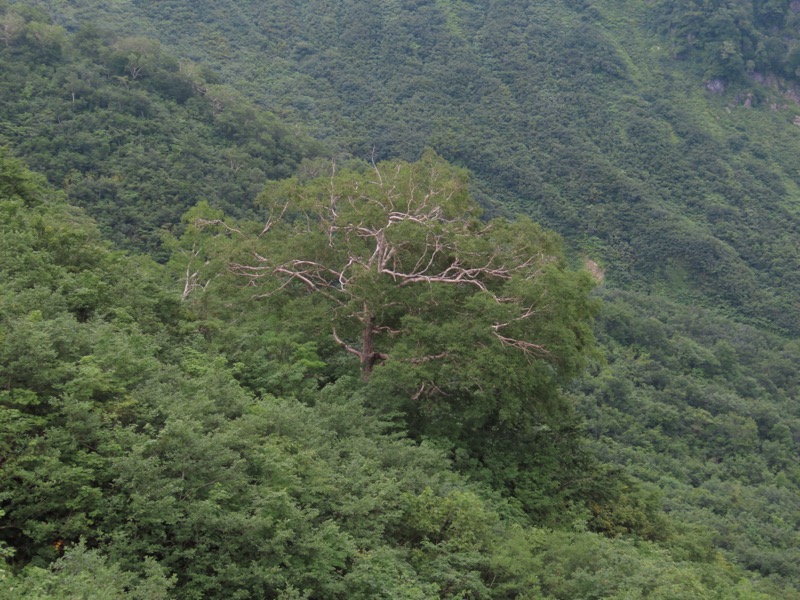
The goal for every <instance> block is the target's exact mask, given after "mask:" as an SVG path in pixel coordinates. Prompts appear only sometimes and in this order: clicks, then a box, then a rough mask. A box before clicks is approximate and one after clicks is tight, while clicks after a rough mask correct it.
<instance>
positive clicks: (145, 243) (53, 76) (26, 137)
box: [0, 5, 322, 253]
mask: <svg viewBox="0 0 800 600" xmlns="http://www.w3.org/2000/svg"><path fill="white" fill-rule="evenodd" d="M0 19H3V21H4V22H5V26H4V30H3V31H4V32H5V39H4V43H2V44H0V66H2V68H1V69H0V144H2V145H9V146H11V147H13V148H14V151H15V152H17V153H18V154H19V155H20V156H22V157H24V158H25V159H26V161H27V162H28V164H30V165H32V166H34V167H36V168H38V169H40V170H41V171H42V172H44V173H46V174H47V177H48V178H49V179H50V181H51V183H53V184H54V185H56V186H58V187H59V188H62V189H63V190H64V191H65V193H66V194H67V197H68V199H69V200H70V201H71V202H73V203H75V204H79V205H81V206H82V207H84V208H86V209H87V210H88V211H89V213H90V214H91V215H92V216H93V217H94V218H96V219H97V221H98V222H99V224H100V226H101V227H102V229H103V231H104V233H105V234H106V235H107V236H108V237H110V238H111V239H113V240H114V241H115V242H116V243H117V244H118V245H120V246H123V247H127V248H137V249H140V250H147V251H150V252H155V253H159V252H160V250H159V246H160V239H159V234H158V229H159V228H160V227H162V226H172V225H175V224H177V223H179V222H180V218H181V215H182V214H183V213H184V212H185V211H186V210H188V209H189V208H190V207H191V206H193V205H194V204H196V203H197V202H198V201H200V200H207V201H209V202H210V203H211V204H212V205H213V206H218V207H220V208H225V210H226V211H228V212H229V213H231V214H235V215H239V216H244V215H245V214H248V212H249V211H250V210H251V208H252V202H253V199H254V198H255V196H256V195H257V194H258V192H259V191H260V189H261V187H262V186H263V184H264V181H265V180H266V179H268V178H280V177H286V176H288V175H290V174H291V173H292V172H294V170H295V169H296V168H297V166H298V165H299V164H300V162H301V161H302V159H303V158H305V157H309V156H314V155H316V154H318V153H319V152H321V148H322V146H321V144H319V143H318V142H315V141H313V140H312V139H311V138H310V137H308V136H307V135H305V134H304V133H303V132H302V131H301V130H299V129H298V128H297V127H293V126H289V125H286V124H285V123H282V122H281V121H280V120H278V119H277V118H275V117H274V116H273V115H271V114H269V113H267V112H266V111H264V110H258V109H256V107H255V106H253V105H252V103H250V102H249V101H248V100H246V99H245V98H243V97H242V96H241V95H240V94H239V93H237V92H236V91H235V90H233V89H231V88H229V87H226V86H224V85H219V80H218V79H217V78H216V77H215V76H214V74H213V73H211V72H210V71H209V70H208V69H207V68H202V67H200V66H197V65H193V64H191V63H189V62H186V61H184V62H179V61H178V60H177V59H176V58H175V57H173V56H171V55H170V54H169V53H167V52H166V51H165V50H163V49H162V48H161V46H160V44H159V42H158V41H156V40H152V39H147V38H142V37H120V36H117V35H116V34H112V33H110V32H108V31H105V30H103V29H98V28H96V27H93V26H92V25H88V24H87V25H86V26H85V27H83V28H81V29H80V30H79V31H78V32H77V33H75V34H74V35H68V34H67V33H66V32H65V31H64V30H63V29H62V28H61V27H59V26H56V25H53V24H52V23H51V22H50V21H49V17H47V15H44V14H42V13H40V12H37V11H35V10H30V9H27V8H24V7H17V6H15V7H13V8H10V9H9V8H3V7H2V6H1V5H0Z"/></svg>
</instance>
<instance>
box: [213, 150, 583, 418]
mask: <svg viewBox="0 0 800 600" xmlns="http://www.w3.org/2000/svg"><path fill="white" fill-rule="evenodd" d="M260 200H261V202H262V204H263V205H264V206H265V208H266V210H267V214H268V217H267V219H266V224H265V225H264V226H263V227H260V228H259V229H260V231H259V232H257V233H254V234H253V235H250V236H249V238H248V239H249V245H248V248H249V251H248V253H247V254H246V255H245V256H244V257H240V258H239V259H238V260H236V261H234V262H233V263H232V265H231V269H232V270H233V271H234V272H236V273H238V274H240V275H242V276H244V277H246V278H249V279H250V283H252V285H253V286H255V289H256V290H257V291H256V295H257V296H261V297H273V298H274V297H276V296H278V297H294V298H300V299H306V300H307V299H308V298H309V297H315V298H317V299H319V300H323V301H324V302H325V303H326V304H327V306H328V307H329V310H330V313H329V314H330V330H329V331H330V336H331V337H332V339H333V340H335V342H336V343H337V344H338V345H340V346H341V347H342V348H344V349H345V350H346V351H347V352H349V353H350V354H352V355H353V356H355V357H357V358H358V360H359V363H360V371H361V376H362V378H363V379H364V380H365V381H366V380H370V379H372V378H373V374H374V373H375V372H376V371H375V367H376V366H377V365H379V364H382V365H385V366H386V368H385V369H381V370H382V371H385V372H386V373H389V372H391V373H392V376H391V377H392V385H402V387H403V390H404V391H405V392H407V394H406V395H407V396H408V397H410V398H412V400H413V401H414V402H417V403H418V404H419V405H425V406H428V408H429V409H431V410H433V409H434V408H435V405H436V404H437V403H440V401H441V400H442V399H448V398H449V399H451V400H453V399H455V398H456V397H457V396H462V395H464V394H466V395H468V396H469V397H470V399H471V400H470V402H469V403H465V402H464V401H463V400H457V401H446V402H445V404H452V405H459V406H460V407H461V409H464V407H465V405H466V404H470V403H471V404H473V405H476V399H478V400H479V401H478V402H477V404H479V405H482V406H483V408H481V409H480V410H478V412H479V413H481V414H483V415H484V416H485V414H486V413H487V411H488V412H489V413H496V412H497V410H496V407H498V406H499V407H500V413H499V414H500V416H501V418H503V415H505V418H511V417H512V416H514V417H516V416H517V415H518V414H519V413H520V409H521V408H522V405H523V404H525V403H528V404H530V402H529V401H528V400H529V399H530V397H535V398H537V399H539V400H543V399H546V398H547V397H548V396H551V395H552V394H551V392H552V391H553V390H554V389H555V388H556V387H557V386H558V384H560V383H562V382H563V381H564V380H565V378H567V377H570V376H572V375H574V374H575V373H576V372H577V370H578V369H579V368H580V366H581V364H582V362H583V359H584V357H585V355H586V353H587V351H588V350H589V348H590V347H591V343H592V336H591V332H590V320H591V316H592V313H593V311H594V304H593V302H592V301H591V300H590V298H589V296H588V292H589V290H590V289H591V287H592V282H591V279H590V277H589V276H588V274H586V273H582V272H575V271H571V270H570V269H568V268H567V265H566V261H565V260H564V257H563V255H562V253H561V246H560V240H559V238H558V236H556V235H555V234H553V233H551V232H547V231H544V230H542V229H541V228H540V227H539V226H538V225H536V224H534V223H533V222H531V221H530V220H528V219H525V218H519V219H516V220H514V221H509V220H506V219H493V220H490V221H485V220H481V218H480V215H481V210H480V208H479V207H478V205H477V204H476V203H475V202H474V201H473V200H472V199H471V197H470V195H469V193H468V189H467V176H466V173H465V172H464V171H462V170H460V169H457V168H455V167H453V166H451V165H449V164H448V163H447V162H445V161H444V160H443V159H441V158H440V157H438V156H437V155H436V154H435V153H433V152H430V151H429V152H426V153H425V154H424V155H423V157H422V158H421V159H420V160H419V161H418V162H416V163H407V162H401V161H393V162H385V163H380V164H377V165H372V166H371V167H369V168H364V169H361V170H358V169H355V170H342V171H340V172H337V171H336V169H335V168H332V169H330V171H329V172H328V173H326V174H324V175H321V176H320V174H319V172H316V173H313V174H312V175H306V176H303V175H300V176H298V177H295V178H292V179H289V180H287V181H284V182H280V183H275V184H271V185H270V186H268V187H267V189H266V190H265V191H264V192H263V194H262V196H261V198H260ZM212 222H217V221H212V220H209V221H206V222H202V221H201V224H210V223H212ZM228 227H230V226H228ZM239 231H240V232H242V230H239ZM506 395H508V396H509V397H510V398H513V401H510V400H506V401H500V400H498V398H499V396H506ZM492 406H494V407H495V408H491V407H492ZM523 412H524V411H523ZM481 420H483V419H481Z"/></svg>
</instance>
